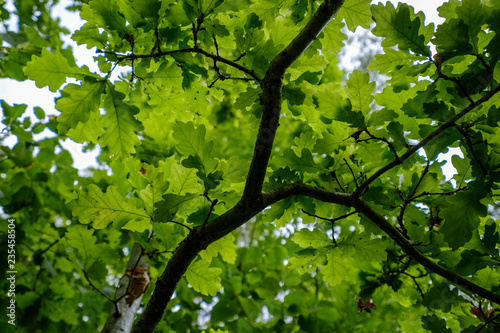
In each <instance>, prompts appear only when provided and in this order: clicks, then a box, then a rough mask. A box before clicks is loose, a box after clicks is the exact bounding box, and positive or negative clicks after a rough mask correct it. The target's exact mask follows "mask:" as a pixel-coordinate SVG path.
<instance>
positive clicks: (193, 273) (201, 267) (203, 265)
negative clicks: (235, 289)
mask: <svg viewBox="0 0 500 333" xmlns="http://www.w3.org/2000/svg"><path fill="white" fill-rule="evenodd" d="M209 266H210V263H208V262H207V261H205V260H198V261H196V262H194V263H192V264H191V265H190V266H189V268H188V269H187V271H186V280H187V282H188V283H189V284H190V285H191V286H192V287H193V289H194V290H196V291H197V292H200V293H201V294H203V295H207V296H215V295H217V294H218V293H219V291H220V290H221V288H222V285H221V283H220V281H221V280H220V277H219V275H220V273H222V269H220V268H216V267H209Z"/></svg>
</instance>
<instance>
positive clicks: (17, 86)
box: [0, 0, 462, 179]
mask: <svg viewBox="0 0 500 333" xmlns="http://www.w3.org/2000/svg"><path fill="white" fill-rule="evenodd" d="M378 2H383V3H385V2H386V1H373V3H378ZM391 2H393V3H394V4H395V6H397V2H396V1H391ZM404 2H405V3H407V4H409V5H411V6H413V7H414V8H415V11H416V12H418V11H423V12H424V13H425V16H426V20H425V24H429V23H431V22H434V23H435V24H439V23H441V22H442V21H443V18H441V17H439V16H438V11H437V7H439V6H440V5H441V4H442V3H443V2H444V1H442V0H434V1H432V0H406V1H404ZM6 3H7V7H6V8H7V9H8V10H12V9H13V8H14V7H13V2H12V1H11V0H8V1H6ZM70 4H71V1H69V0H61V1H60V2H59V3H58V4H57V5H56V6H55V7H54V12H53V15H54V16H55V17H59V18H60V20H61V24H62V26H64V27H66V28H68V29H69V30H70V31H75V30H78V29H79V28H80V27H81V26H82V24H83V23H84V21H83V20H82V19H81V18H80V16H79V14H77V13H74V12H68V11H66V10H65V8H66V7H68V6H69V5H70ZM14 23H15V22H14ZM14 25H15V24H14ZM63 40H64V42H65V43H66V44H67V45H71V46H72V47H73V48H74V50H75V58H76V61H77V64H78V65H80V66H82V65H87V66H88V67H89V68H90V70H91V71H95V72H98V68H97V65H96V64H95V62H94V61H93V56H95V51H94V50H88V49H87V48H85V47H84V46H78V45H76V43H74V42H73V41H72V40H71V38H70V37H69V36H64V37H63ZM57 97H59V93H52V92H51V91H49V90H48V88H42V89H39V88H37V87H36V86H35V84H34V83H33V82H31V81H25V82H18V81H14V80H10V79H0V99H2V100H4V101H6V102H7V103H8V104H9V105H13V104H26V105H27V106H28V108H27V112H26V114H25V116H28V117H32V118H34V117H35V116H34V112H33V108H34V107H35V106H39V107H41V108H43V110H44V111H45V113H46V114H47V115H59V112H58V111H57V110H56V109H55V98H57ZM0 126H1V127H0V130H1V129H3V125H0ZM50 133H51V132H50V131H49V130H46V132H45V131H44V132H42V133H40V134H39V135H38V136H35V138H41V136H44V135H45V136H50V135H51V134H50ZM52 135H53V134H52ZM5 144H7V145H9V146H11V147H13V146H14V145H15V144H16V140H15V139H13V140H6V142H5ZM61 146H63V147H64V148H65V149H67V150H69V151H70V152H71V154H72V156H73V160H74V164H73V166H74V167H76V168H78V169H80V170H83V169H86V168H88V167H97V165H98V164H97V159H96V158H97V156H98V155H99V154H100V149H99V148H96V149H94V150H92V151H88V152H83V147H84V145H82V144H78V143H75V142H73V141H72V140H70V139H67V140H64V141H62V140H61ZM457 149H458V148H452V149H451V150H450V151H449V152H448V153H447V154H441V155H440V156H439V159H440V160H447V161H449V160H450V158H451V155H460V156H462V154H461V152H460V151H459V150H458V152H457ZM443 169H444V170H445V174H446V176H447V178H448V179H449V178H451V177H452V175H453V174H454V173H455V172H456V171H454V168H453V166H452V165H451V162H446V164H445V166H444V167H443Z"/></svg>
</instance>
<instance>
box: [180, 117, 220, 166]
mask: <svg viewBox="0 0 500 333" xmlns="http://www.w3.org/2000/svg"><path fill="white" fill-rule="evenodd" d="M205 133H206V129H205V126H204V125H201V126H199V127H197V128H194V125H193V123H192V122H188V123H176V124H175V125H174V127H173V133H172V136H173V138H174V140H175V141H177V145H176V146H175V148H176V149H177V150H178V151H179V153H181V154H182V155H184V156H189V155H193V156H199V157H200V159H201V160H202V161H204V160H205V159H206V158H208V157H209V155H210V152H211V151H212V147H213V141H208V142H207V141H205Z"/></svg>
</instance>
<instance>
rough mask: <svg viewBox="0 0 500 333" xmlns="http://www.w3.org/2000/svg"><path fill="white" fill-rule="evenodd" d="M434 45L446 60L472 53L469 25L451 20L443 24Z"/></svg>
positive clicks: (437, 32) (435, 37) (437, 31)
mask: <svg viewBox="0 0 500 333" xmlns="http://www.w3.org/2000/svg"><path fill="white" fill-rule="evenodd" d="M432 43H433V44H434V45H436V50H437V51H438V52H439V53H440V54H441V55H442V56H443V58H444V59H447V58H450V57H453V56H457V55H462V54H471V53H472V46H471V45H470V44H469V31H468V28H467V25H466V24H465V23H464V21H462V20H459V19H451V20H449V21H446V22H444V23H443V24H441V25H440V26H439V27H438V28H437V30H436V34H435V35H434V39H433V40H432Z"/></svg>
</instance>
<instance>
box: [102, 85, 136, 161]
mask: <svg viewBox="0 0 500 333" xmlns="http://www.w3.org/2000/svg"><path fill="white" fill-rule="evenodd" d="M124 98H125V95H124V94H122V93H121V92H118V91H116V90H115V89H114V88H109V89H107V92H106V99H105V100H104V108H105V109H106V114H105V115H104V117H102V118H101V121H100V124H101V126H102V127H103V128H104V129H105V132H104V135H103V136H102V137H101V138H100V139H99V144H100V145H101V146H103V147H106V148H108V149H109V151H110V153H111V154H113V155H115V156H116V157H120V158H126V157H127V156H129V154H131V153H134V152H135V146H136V145H138V144H139V139H138V138H137V134H136V133H135V132H137V131H140V130H141V129H143V126H142V124H141V123H140V122H139V121H138V120H137V119H135V117H134V115H135V114H136V113H138V112H139V109H138V108H137V107H135V106H133V105H130V104H127V103H125V102H124Z"/></svg>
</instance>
